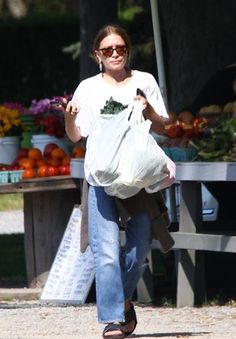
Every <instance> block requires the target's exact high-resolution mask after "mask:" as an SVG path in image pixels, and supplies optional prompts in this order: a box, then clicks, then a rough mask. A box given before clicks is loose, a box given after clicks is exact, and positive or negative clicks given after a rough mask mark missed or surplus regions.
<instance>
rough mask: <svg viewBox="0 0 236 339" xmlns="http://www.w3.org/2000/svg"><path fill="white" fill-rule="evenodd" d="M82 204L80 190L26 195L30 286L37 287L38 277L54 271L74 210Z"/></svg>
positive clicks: (26, 238) (27, 254)
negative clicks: (60, 246) (52, 269)
mask: <svg viewBox="0 0 236 339" xmlns="http://www.w3.org/2000/svg"><path fill="white" fill-rule="evenodd" d="M79 203H80V190H79V189H78V188H76V189H68V190H56V191H41V192H28V193H24V227H25V256H26V272H27V282H28V285H29V286H31V287H32V286H35V285H37V279H38V277H39V276H42V274H45V273H48V272H49V271H50V268H51V265H52V263H53V260H54V258H55V255H56V252H57V249H58V246H59V244H60V241H61V239H62V236H63V233H64V231H65V228H66V225H67V223H68V220H69V218H70V215H71V212H72V210H73V207H74V205H75V204H79ZM45 278H46V276H45ZM41 283H42V282H41Z"/></svg>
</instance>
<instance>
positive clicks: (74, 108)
mask: <svg viewBox="0 0 236 339" xmlns="http://www.w3.org/2000/svg"><path fill="white" fill-rule="evenodd" d="M79 111H80V107H79V105H78V104H76V103H75V102H73V101H69V102H68V103H67V106H66V109H65V111H64V116H65V128H66V133H67V135H68V137H69V138H70V140H71V141H73V142H77V141H79V140H80V139H81V134H80V129H79V127H77V126H76V124H75V119H76V116H77V114H78V113H79Z"/></svg>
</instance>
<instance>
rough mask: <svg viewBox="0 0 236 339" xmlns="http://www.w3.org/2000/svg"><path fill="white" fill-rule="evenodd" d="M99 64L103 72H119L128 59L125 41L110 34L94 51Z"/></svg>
mask: <svg viewBox="0 0 236 339" xmlns="http://www.w3.org/2000/svg"><path fill="white" fill-rule="evenodd" d="M96 56H97V58H98V61H99V62H102V64H103V67H104V69H105V71H111V72H112V71H113V72H114V71H121V70H122V69H124V67H125V66H126V63H127V59H128V50H127V47H126V45H125V41H124V40H123V39H122V37H121V36H120V35H117V34H110V35H108V36H107V37H106V38H104V39H103V40H102V41H101V42H100V46H99V50H97V51H96Z"/></svg>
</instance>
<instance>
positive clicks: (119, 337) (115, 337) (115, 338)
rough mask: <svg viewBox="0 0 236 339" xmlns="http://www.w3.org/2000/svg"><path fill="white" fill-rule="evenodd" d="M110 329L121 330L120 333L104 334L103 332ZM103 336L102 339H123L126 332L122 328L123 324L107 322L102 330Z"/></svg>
mask: <svg viewBox="0 0 236 339" xmlns="http://www.w3.org/2000/svg"><path fill="white" fill-rule="evenodd" d="M112 331H121V333H120V334H111V335H109V334H108V335H105V333H108V332H112ZM102 335H103V338H104V339H123V338H125V336H126V333H125V332H124V330H123V326H122V325H121V324H114V323H110V324H108V325H107V326H106V327H105V328H104V330H103V333H102Z"/></svg>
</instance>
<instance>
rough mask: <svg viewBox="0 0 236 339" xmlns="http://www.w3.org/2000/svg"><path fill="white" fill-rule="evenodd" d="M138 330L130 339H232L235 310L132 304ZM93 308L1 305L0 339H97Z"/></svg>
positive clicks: (35, 303)
mask: <svg viewBox="0 0 236 339" xmlns="http://www.w3.org/2000/svg"><path fill="white" fill-rule="evenodd" d="M136 312H137V316H138V326H137V329H136V331H135V333H134V334H133V335H132V336H131V338H146V339H147V338H162V339H166V338H170V339H174V338H185V339H186V338H191V339H193V338H196V339H202V338H212V339H224V338H227V339H234V338H236V307H230V306H211V307H202V308H187V307H184V308H179V309H177V308H169V307H168V308H165V307H161V308H160V307H153V306H152V305H142V304H136ZM102 329H103V326H102V325H101V324H97V322H96V306H95V305H94V304H85V305H81V306H63V305H62V306H58V305H57V306H56V305H45V304H44V305H42V304H40V302H39V301H37V300H36V301H18V302H17V301H11V302H7V301H1V302H0V339H55V338H57V339H67V338H68V339H69V338H71V339H72V338H74V339H82V338H83V339H85V338H86V339H95V338H96V339H98V338H102V335H101V333H102Z"/></svg>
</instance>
